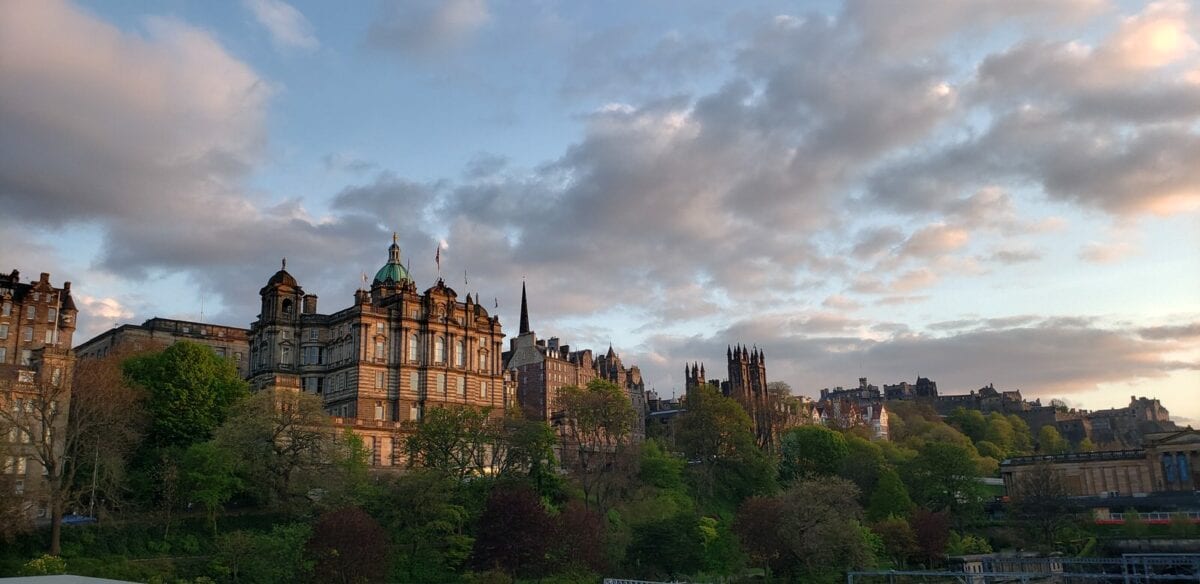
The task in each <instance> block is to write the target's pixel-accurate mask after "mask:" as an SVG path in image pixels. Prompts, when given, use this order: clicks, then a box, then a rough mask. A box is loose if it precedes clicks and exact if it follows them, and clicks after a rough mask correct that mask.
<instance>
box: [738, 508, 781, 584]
mask: <svg viewBox="0 0 1200 584" xmlns="http://www.w3.org/2000/svg"><path fill="white" fill-rule="evenodd" d="M783 513H784V503H783V501H782V500H781V499H780V498H778V497H750V498H749V499H746V500H745V502H743V503H742V506H741V507H739V508H738V511H737V517H736V518H735V519H734V523H733V530H734V533H736V534H737V536H738V539H739V540H740V541H741V544H742V549H743V550H745V552H746V555H748V556H749V557H750V562H751V564H752V565H755V566H760V567H762V568H763V570H764V571H765V572H766V574H767V577H768V578H770V575H771V571H772V570H773V569H779V568H780V567H781V566H782V562H783V561H784V558H785V557H786V556H787V554H788V549H787V547H786V546H784V545H783V540H781V539H780V538H779V537H778V535H777V532H778V527H777V525H776V523H777V522H778V521H779V518H780V517H782V516H783Z"/></svg>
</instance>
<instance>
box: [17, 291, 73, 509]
mask: <svg viewBox="0 0 1200 584" xmlns="http://www.w3.org/2000/svg"><path fill="white" fill-rule="evenodd" d="M77 312H78V311H77V310H76V308H75V302H74V300H73V299H72V298H71V283H70V282H65V283H63V286H62V287H61V288H56V287H54V286H53V285H51V284H50V275H49V274H46V273H43V274H41V276H40V277H39V278H38V280H37V281H34V282H29V283H22V282H21V279H20V273H19V272H17V271H16V270H13V271H12V273H10V274H8V275H0V408H3V412H4V415H0V483H2V486H3V487H4V488H9V489H12V490H13V491H14V492H16V493H17V494H19V495H23V496H24V505H25V507H26V510H27V511H28V512H29V513H30V515H32V516H37V517H44V516H46V513H47V506H46V505H47V502H46V499H45V498H44V496H43V493H44V479H43V478H42V476H43V475H42V469H41V468H40V466H39V464H38V463H37V462H36V460H37V459H36V457H35V455H34V454H33V453H34V450H33V449H34V448H35V445H34V443H35V442H36V438H35V437H34V436H33V433H34V432H36V431H37V428H38V427H40V426H44V425H45V423H47V422H48V423H49V424H50V425H51V426H53V428H52V429H53V430H54V433H52V434H51V435H58V436H61V435H62V432H63V428H64V427H65V424H66V415H65V412H66V411H67V405H68V403H69V400H70V396H71V390H72V388H71V381H72V376H73V372H74V363H75V357H74V354H73V352H72V351H71V337H72V335H73V334H74V332H75V325H76V323H75V317H76V314H77ZM45 430H46V429H45V428H43V429H42V431H43V432H45ZM52 446H53V447H54V448H57V449H61V448H62V447H63V445H62V444H52Z"/></svg>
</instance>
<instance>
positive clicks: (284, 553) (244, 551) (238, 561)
mask: <svg viewBox="0 0 1200 584" xmlns="http://www.w3.org/2000/svg"><path fill="white" fill-rule="evenodd" d="M311 533H312V530H311V528H309V527H308V526H307V525H303V524H290V525H276V526H274V527H272V528H271V531H270V532H269V533H259V532H254V531H235V532H233V533H228V534H225V535H223V536H221V537H220V538H219V539H218V540H217V550H216V554H215V556H214V558H213V565H214V568H215V569H216V570H217V571H218V572H220V573H222V574H223V575H225V577H227V578H228V579H229V581H230V582H233V583H234V584H237V583H240V582H245V583H247V584H251V583H253V584H289V583H291V582H298V581H302V580H304V579H305V578H306V577H307V576H308V573H309V572H310V571H311V570H312V561H311V560H309V559H307V558H305V557H304V543H305V542H306V541H308V538H309V536H310V535H311Z"/></svg>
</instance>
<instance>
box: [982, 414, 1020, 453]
mask: <svg viewBox="0 0 1200 584" xmlns="http://www.w3.org/2000/svg"><path fill="white" fill-rule="evenodd" d="M983 441H987V442H990V443H992V444H994V445H995V446H996V448H997V449H998V450H999V451H1000V453H1001V454H1000V456H992V458H995V459H997V460H999V459H1003V458H1004V457H1006V456H1008V453H1009V452H1012V450H1013V445H1014V443H1015V441H1016V438H1015V435H1014V430H1013V426H1012V424H1011V423H1010V422H1009V421H1008V418H1007V417H1005V416H1004V414H1001V413H1000V412H992V413H991V414H990V415H989V416H988V418H987V430H986V431H985V432H984V439H983V440H976V441H975V446H976V447H978V446H979V444H980V443H981V442H983ZM980 454H983V453H982V452H980ZM984 456H991V455H984Z"/></svg>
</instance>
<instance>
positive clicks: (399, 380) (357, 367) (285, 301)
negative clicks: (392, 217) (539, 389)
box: [248, 236, 510, 466]
mask: <svg viewBox="0 0 1200 584" xmlns="http://www.w3.org/2000/svg"><path fill="white" fill-rule="evenodd" d="M286 268H287V266H286V262H285V264H284V266H283V267H282V268H281V269H280V270H279V271H278V272H276V273H275V274H274V275H273V276H271V278H270V279H269V280H268V281H267V284H266V286H264V287H263V288H262V289H261V290H260V291H259V296H260V297H261V300H262V304H261V312H260V314H259V315H258V320H256V321H254V323H253V324H251V325H250V336H249V352H248V354H249V365H248V367H249V375H248V379H249V381H250V385H251V387H252V388H253V389H255V390H263V389H279V390H287V391H304V392H307V393H311V394H315V395H319V396H320V397H321V399H322V402H323V403H324V405H325V409H326V411H327V412H329V414H330V415H332V416H334V418H335V422H336V423H338V424H340V425H342V426H349V427H353V429H354V431H355V432H356V433H357V434H359V435H360V436H362V437H363V439H364V441H365V443H366V446H367V448H368V449H369V450H371V451H372V453H373V460H372V463H373V464H375V465H379V466H390V465H396V464H399V463H400V460H401V457H402V452H401V451H402V449H401V448H400V441H399V440H400V436H399V431H400V430H401V429H402V428H403V425H402V424H403V423H404V422H410V421H417V420H420V419H421V417H422V415H423V414H424V412H425V411H427V410H428V409H429V408H434V407H440V406H451V405H456V406H470V407H478V408H484V407H487V408H491V409H492V415H494V416H502V415H503V414H504V411H505V409H506V407H507V405H508V403H509V401H510V399H509V396H507V395H506V388H505V376H504V368H503V366H502V361H501V351H502V342H503V340H504V333H503V331H502V330H501V327H500V319H499V318H498V317H496V316H492V315H489V314H488V311H487V310H486V309H485V308H484V307H483V306H481V305H480V304H479V302H478V298H474V299H473V298H471V296H470V295H467V296H466V297H465V298H462V299H460V298H459V295H458V293H457V292H456V291H455V290H454V289H452V288H450V287H448V286H446V284H445V282H444V281H442V280H441V279H440V278H439V279H438V281H437V282H436V283H435V284H434V285H433V286H432V287H431V288H429V289H427V290H425V291H424V292H423V293H419V292H417V287H416V283H415V282H414V281H413V280H412V278H411V277H410V276H409V273H408V270H407V269H406V268H405V267H404V266H403V265H402V264H401V261H400V246H399V245H397V244H396V242H395V237H394V236H393V241H392V245H391V246H390V247H389V248H388V260H387V263H385V264H384V265H383V267H381V268H380V269H379V271H378V272H376V274H375V278H374V280H373V281H372V282H371V285H370V289H369V290H364V289H360V290H358V291H357V292H355V294H354V303H353V304H352V305H351V306H349V307H347V308H343V309H341V310H339V311H337V312H334V313H332V314H322V313H319V312H317V297H316V295H313V294H307V293H305V292H304V290H303V288H302V287H301V286H300V284H299V283H298V282H297V280H296V278H294V277H293V276H292V275H291V274H290V273H288V271H287V269H286Z"/></svg>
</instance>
